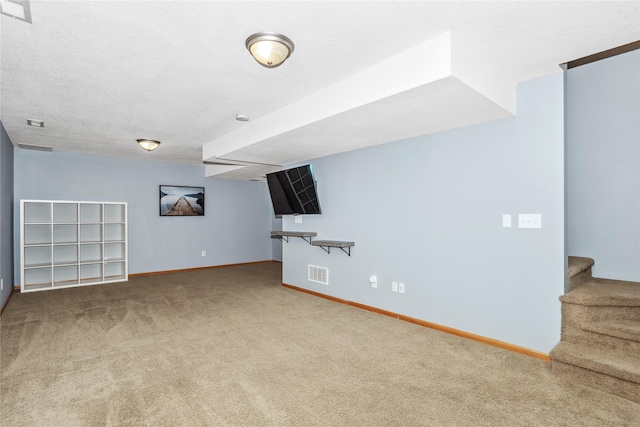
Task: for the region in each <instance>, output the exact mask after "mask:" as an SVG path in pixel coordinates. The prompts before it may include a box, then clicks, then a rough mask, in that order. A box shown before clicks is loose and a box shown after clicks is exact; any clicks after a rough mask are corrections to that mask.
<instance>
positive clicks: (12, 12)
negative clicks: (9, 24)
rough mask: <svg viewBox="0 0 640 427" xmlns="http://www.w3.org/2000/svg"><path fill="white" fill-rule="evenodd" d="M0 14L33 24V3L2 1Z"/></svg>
mask: <svg viewBox="0 0 640 427" xmlns="http://www.w3.org/2000/svg"><path fill="white" fill-rule="evenodd" d="M0 13H2V14H3V15H7V16H10V17H12V18H15V19H19V20H21V21H24V22H28V23H29V24H31V1H30V0H0Z"/></svg>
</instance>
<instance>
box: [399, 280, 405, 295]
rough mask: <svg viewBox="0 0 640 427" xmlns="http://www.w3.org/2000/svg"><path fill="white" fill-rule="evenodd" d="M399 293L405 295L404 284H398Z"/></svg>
mask: <svg viewBox="0 0 640 427" xmlns="http://www.w3.org/2000/svg"><path fill="white" fill-rule="evenodd" d="M398 292H400V293H401V294H404V283H398Z"/></svg>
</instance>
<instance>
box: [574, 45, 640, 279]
mask: <svg viewBox="0 0 640 427" xmlns="http://www.w3.org/2000/svg"><path fill="white" fill-rule="evenodd" d="M567 198H568V200H567V211H568V218H567V227H568V253H569V255H576V256H585V257H589V258H593V259H594V261H595V265H594V268H593V274H594V276H596V277H604V278H610V279H618V280H632V281H640V50H636V51H633V52H629V53H626V54H623V55H618V56H614V57H611V58H608V59H605V60H602V61H598V62H594V63H592V64H587V65H583V66H580V67H577V68H573V69H571V70H569V71H568V72H567Z"/></svg>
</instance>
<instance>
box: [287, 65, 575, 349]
mask: <svg viewBox="0 0 640 427" xmlns="http://www.w3.org/2000/svg"><path fill="white" fill-rule="evenodd" d="M563 97H564V94H563V77H562V74H561V73H560V72H559V73H558V74H555V75H553V76H547V77H544V78H541V79H537V80H533V81H530V82H526V83H523V84H520V85H519V87H518V95H517V102H518V103H517V108H518V113H517V116H516V117H513V118H509V119H504V120H500V121H494V122H490V123H486V124H482V125H478V126H472V127H467V128H463V129H457V130H453V131H448V132H443V133H440V134H435V135H430V136H423V137H419V138H414V139H410V140H406V141H401V142H396V143H390V144H385V145H381V146H376V147H371V148H367V149H362V150H358V151H353V152H349V153H344V154H339V155H334V156H330V157H325V158H321V159H316V160H314V161H312V162H311V164H312V166H313V170H314V174H315V178H316V180H317V183H318V192H319V200H320V204H321V206H322V211H323V213H322V215H317V216H314V215H308V216H304V217H303V223H302V224H295V223H294V220H293V217H292V216H287V217H285V218H284V220H283V228H284V229H285V230H299V231H316V232H317V233H318V237H317V239H318V240H320V239H332V240H352V241H355V242H356V246H355V247H354V248H352V255H351V257H348V256H347V255H346V254H344V253H342V252H341V251H339V250H336V249H334V250H332V251H331V254H330V255H329V254H327V253H325V252H324V251H323V250H322V249H321V248H318V247H312V246H310V245H309V244H307V243H305V242H304V241H303V240H302V239H290V242H289V243H284V244H283V259H284V264H283V282H285V283H288V284H291V285H294V286H299V287H303V288H306V289H311V290H314V291H317V292H322V293H325V294H329V295H332V296H335V297H339V298H343V299H346V300H350V301H355V302H359V303H362V304H365V305H369V306H373V307H377V308H381V309H384V310H389V311H392V312H396V313H400V314H404V315H407V316H411V317H414V318H418V319H422V320H425V321H429V322H433V323H437V324H440V325H444V326H449V327H452V328H456V329H460V330H463V331H467V332H471V333H474V334H478V335H481V336H485V337H489V338H493V339H497V340H501V341H504V342H508V343H511V344H515V345H520V346H523V347H526V348H530V349H534V350H538V351H542V352H548V351H549V350H550V349H551V348H552V347H553V346H554V345H555V344H556V343H557V342H558V341H559V339H560V303H559V301H558V297H559V296H560V295H561V294H563V293H564V275H565V261H564V111H563V108H564V99H563ZM518 213H541V214H542V224H543V228H542V229H539V230H530V229H519V228H517V226H516V227H514V228H503V227H502V214H512V215H513V223H514V225H516V224H517V214H518ZM308 264H312V265H317V266H323V267H328V268H329V282H330V283H329V285H328V286H325V285H321V284H316V283H313V282H310V281H308V280H307V266H308ZM372 274H375V275H376V276H377V277H378V288H377V289H374V288H372V287H371V286H370V285H369V281H368V278H369V276H370V275H372ZM392 281H398V282H403V283H405V284H406V293H405V294H399V293H394V292H392V291H391V282H392Z"/></svg>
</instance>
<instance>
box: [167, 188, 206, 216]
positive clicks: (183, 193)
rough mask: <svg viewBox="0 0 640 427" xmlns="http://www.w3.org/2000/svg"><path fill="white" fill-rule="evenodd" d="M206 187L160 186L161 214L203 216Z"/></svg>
mask: <svg viewBox="0 0 640 427" xmlns="http://www.w3.org/2000/svg"><path fill="white" fill-rule="evenodd" d="M203 215H204V187H185V186H176V185H161V186H160V216H203Z"/></svg>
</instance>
